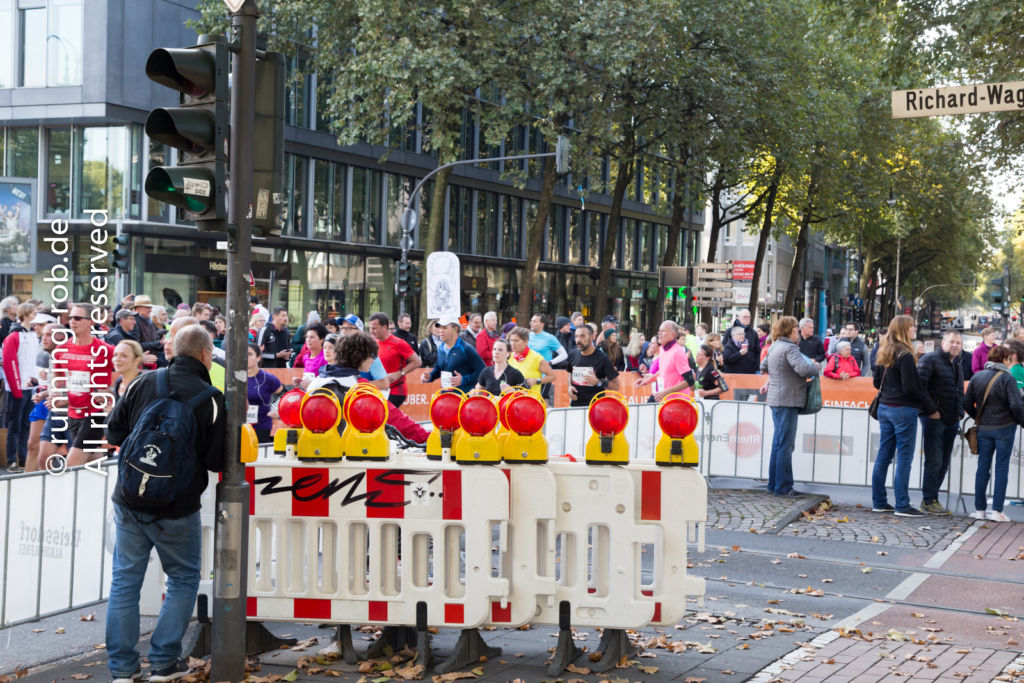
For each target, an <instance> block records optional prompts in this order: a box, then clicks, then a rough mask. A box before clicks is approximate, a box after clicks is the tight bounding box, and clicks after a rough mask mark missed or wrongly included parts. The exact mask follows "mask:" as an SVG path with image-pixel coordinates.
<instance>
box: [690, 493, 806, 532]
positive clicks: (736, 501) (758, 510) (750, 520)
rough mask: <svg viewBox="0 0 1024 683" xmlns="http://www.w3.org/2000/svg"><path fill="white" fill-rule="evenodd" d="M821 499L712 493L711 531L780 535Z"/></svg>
mask: <svg viewBox="0 0 1024 683" xmlns="http://www.w3.org/2000/svg"><path fill="white" fill-rule="evenodd" d="M820 498H821V496H816V495H813V494H808V495H804V496H795V497H793V498H787V497H780V496H774V495H772V494H770V493H768V492H767V491H751V490H736V489H709V490H708V521H707V526H708V528H709V529H719V530H728V531H754V532H757V533H771V534H774V533H778V532H779V530H780V529H781V528H782V527H783V526H785V523H786V522H787V521H788V519H791V518H792V517H793V516H794V515H796V516H799V514H800V511H801V510H806V509H807V508H808V507H810V505H811V504H812V503H814V502H815V501H817V500H820Z"/></svg>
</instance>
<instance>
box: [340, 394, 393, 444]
mask: <svg viewBox="0 0 1024 683" xmlns="http://www.w3.org/2000/svg"><path fill="white" fill-rule="evenodd" d="M387 421H388V410H387V407H386V406H385V405H384V402H383V401H382V400H381V399H379V398H378V397H376V396H374V395H372V394H363V395H361V396H357V397H356V398H354V399H352V400H351V401H350V402H349V404H348V422H349V424H350V425H352V427H353V428H355V429H356V431H360V432H364V433H367V434H369V433H370V432H375V431H377V430H378V429H380V428H381V426H382V425H383V424H384V423H385V422H387Z"/></svg>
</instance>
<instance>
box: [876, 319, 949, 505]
mask: <svg viewBox="0 0 1024 683" xmlns="http://www.w3.org/2000/svg"><path fill="white" fill-rule="evenodd" d="M916 334H917V328H916V327H915V326H914V319H913V318H911V317H910V316H909V315H898V316H896V317H895V318H893V320H892V322H891V323H889V332H888V333H887V334H886V335H885V337H884V339H883V341H882V344H881V348H880V349H879V351H878V359H877V366H876V370H875V375H874V377H873V381H874V385H875V388H876V389H878V390H879V397H878V425H879V428H880V429H881V432H882V435H881V439H880V440H879V442H878V456H877V457H876V458H875V469H874V471H873V472H872V474H871V498H872V505H871V509H872V511H874V512H893V511H894V508H893V507H892V506H891V505H889V502H888V495H887V493H886V490H885V478H886V476H887V475H888V474H889V465H891V464H892V462H893V458H894V457H895V459H896V470H895V472H893V477H892V488H893V492H894V493H895V495H896V507H895V512H896V514H897V515H898V516H900V517H923V516H924V513H923V512H921V511H920V510H918V509H917V508H915V507H912V506H911V505H910V467H911V465H912V464H913V462H914V442H915V441H916V439H917V417H918V414H919V413H921V412H923V413H924V414H925V415H927V416H928V417H929V418H931V419H935V420H937V419H939V417H941V416H940V415H939V410H938V408H936V406H935V402H934V401H932V399H931V397H930V396H929V395H928V394H926V393H925V392H924V391H922V390H921V383H920V379H919V377H918V374H917V361H916V359H915V357H914V347H913V341H914V337H915V336H916Z"/></svg>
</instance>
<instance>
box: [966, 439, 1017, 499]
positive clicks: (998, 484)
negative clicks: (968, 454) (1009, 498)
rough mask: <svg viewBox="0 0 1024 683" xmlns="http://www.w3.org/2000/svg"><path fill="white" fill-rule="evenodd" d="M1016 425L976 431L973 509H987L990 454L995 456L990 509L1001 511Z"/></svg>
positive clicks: (990, 466) (990, 467)
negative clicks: (976, 455)
mask: <svg viewBox="0 0 1024 683" xmlns="http://www.w3.org/2000/svg"><path fill="white" fill-rule="evenodd" d="M1016 433H1017V425H1010V426H1008V427H1003V428H1002V429H979V430H978V471H977V472H975V473H974V509H975V510H984V509H985V508H987V507H988V502H987V501H986V500H985V490H986V489H987V488H988V477H989V470H991V469H992V453H993V452H995V455H996V480H995V483H994V484H993V485H992V509H993V510H995V511H997V512H1002V511H1003V501H1004V500H1006V479H1007V475H1008V474H1009V472H1010V455H1012V454H1013V437H1014V435H1015V434H1016Z"/></svg>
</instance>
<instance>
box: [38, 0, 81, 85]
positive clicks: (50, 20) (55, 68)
mask: <svg viewBox="0 0 1024 683" xmlns="http://www.w3.org/2000/svg"><path fill="white" fill-rule="evenodd" d="M48 10H49V12H48V15H47V18H46V19H47V29H46V85H47V86H59V85H81V83H82V25H83V20H82V0H49V8H48Z"/></svg>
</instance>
